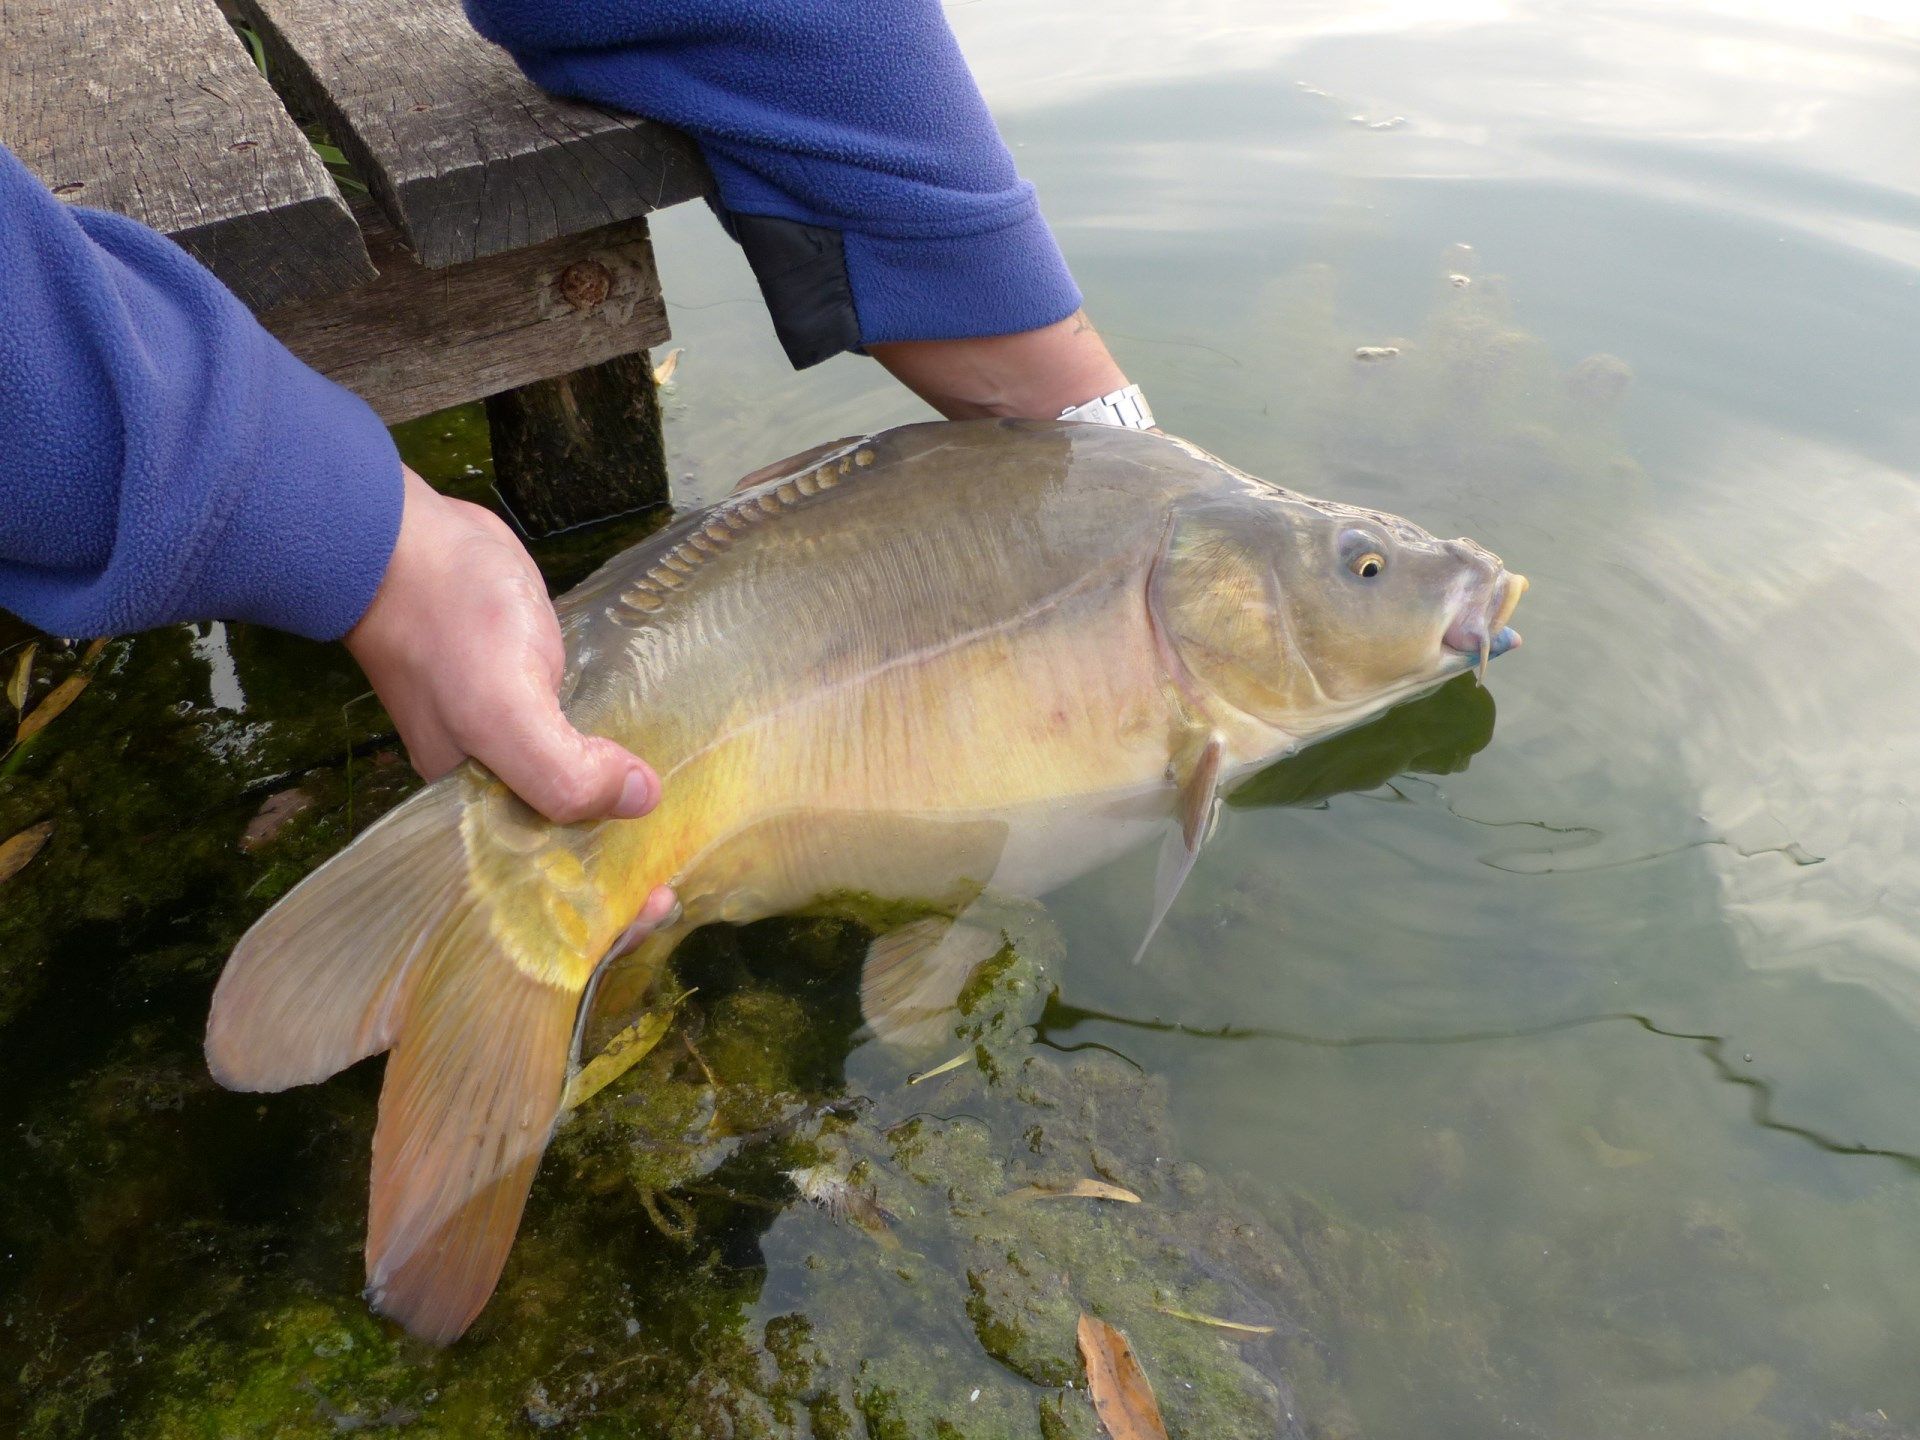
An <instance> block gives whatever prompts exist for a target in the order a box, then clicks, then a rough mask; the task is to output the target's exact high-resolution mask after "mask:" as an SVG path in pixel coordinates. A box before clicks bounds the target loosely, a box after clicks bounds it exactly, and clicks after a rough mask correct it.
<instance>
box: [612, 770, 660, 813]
mask: <svg viewBox="0 0 1920 1440" xmlns="http://www.w3.org/2000/svg"><path fill="white" fill-rule="evenodd" d="M659 798H660V791H659V787H658V786H657V784H656V783H655V781H654V779H653V777H652V776H651V775H649V774H647V772H646V771H644V770H629V771H628V772H627V778H626V780H625V782H624V783H623V784H622V785H621V786H620V804H619V806H618V808H617V809H616V810H615V811H614V813H615V814H616V815H619V816H620V817H621V818H623V819H627V820H632V819H635V818H637V817H639V816H641V815H644V814H646V813H647V812H648V811H649V810H651V809H653V806H654V802H655V801H656V800H658V799H659Z"/></svg>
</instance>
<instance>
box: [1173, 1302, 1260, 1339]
mask: <svg viewBox="0 0 1920 1440" xmlns="http://www.w3.org/2000/svg"><path fill="white" fill-rule="evenodd" d="M1153 1308H1154V1309H1156V1310H1158V1311H1159V1312H1160V1313H1161V1314H1162V1315H1171V1316H1173V1318H1174V1319H1176V1320H1191V1321H1192V1322H1193V1323H1194V1324H1196V1325H1211V1326H1212V1327H1213V1328H1214V1329H1215V1330H1232V1331H1234V1332H1235V1333H1237V1334H1240V1335H1271V1334H1273V1329H1274V1327H1273V1326H1271V1325H1250V1324H1248V1323H1247V1322H1246V1321H1244V1320H1223V1319H1222V1318H1221V1317H1220V1316H1218V1315H1202V1314H1201V1313H1200V1312H1199V1311H1197V1310H1176V1309H1174V1308H1173V1306H1171V1305H1156V1306H1154V1307H1153Z"/></svg>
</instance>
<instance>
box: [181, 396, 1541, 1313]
mask: <svg viewBox="0 0 1920 1440" xmlns="http://www.w3.org/2000/svg"><path fill="white" fill-rule="evenodd" d="M1525 588H1526V581H1525V579H1524V578H1523V577H1521V576H1519V575H1515V574H1510V573H1509V572H1508V571H1506V570H1505V569H1504V568H1503V567H1502V565H1501V563H1500V561H1499V560H1498V559H1497V558H1495V557H1494V556H1493V555H1491V554H1489V553H1488V552H1487V551H1485V550H1483V549H1481V548H1480V547H1479V546H1478V545H1475V544H1474V543H1472V542H1471V541H1467V540H1437V539H1435V538H1434V537H1433V536H1431V535H1429V534H1428V533H1427V532H1426V531H1424V530H1422V529H1420V528H1419V527H1418V526H1415V525H1413V524H1411V523H1409V522H1408V521H1406V520H1402V519H1400V518H1398V517H1396V516H1392V515H1386V514H1381V513H1379V512H1376V511H1372V510H1367V509H1360V508H1355V507H1351V506H1346V505H1338V504H1332V503H1328V502H1325V501H1320V500H1313V499H1308V498H1306V497H1304V496H1301V495H1297V494H1294V493H1291V492H1289V491H1286V490H1283V489H1280V488H1278V487H1276V486H1273V485H1270V484H1267V483H1266V482H1264V481H1261V480H1258V479H1255V478H1253V477H1251V476H1248V475H1245V474H1242V473H1241V472H1239V471H1237V470H1235V469H1233V468H1232V467H1231V466H1229V465H1227V464H1225V463H1224V462H1222V461H1220V460H1217V459H1215V458H1214V457H1212V456H1211V455H1208V454H1206V453H1205V452H1204V451H1202V450H1200V449H1198V448H1197V447H1195V446H1193V445H1190V444H1188V443H1186V442H1184V441H1180V440H1177V439H1173V438H1170V437H1166V436H1162V435H1158V434H1153V433H1145V432H1138V431H1129V430H1118V429H1112V428H1108V427H1104V426H1097V425H1087V424H1071V423H1061V422H1050V423H1045V422H1027V421H996V420H983V421H965V422H956V423H930V424H922V425H909V426H905V427H902V428H900V429H896V430H890V431H887V432H884V433H882V434H878V435H872V436H868V437H866V438H863V439H858V440H851V441H846V442H839V443H836V444H834V445H831V446H825V447H821V448H819V449H817V450H814V451H810V452H807V453H806V454H804V455H801V456H797V457H795V458H794V459H793V460H790V461H787V462H783V463H782V464H780V465H776V466H773V467H770V468H769V469H767V470H764V471H761V472H757V473H756V474H755V475H754V476H750V477H749V479H748V481H746V482H743V488H741V489H739V490H737V491H736V492H735V493H734V494H732V495H731V496H729V497H728V498H727V499H725V500H723V501H721V502H720V503H719V504H716V505H713V506H710V507H707V508H705V509H701V510H698V511H696V512H694V513H691V514H689V515H686V516H685V517H683V518H681V519H679V520H678V521H677V522H676V523H674V524H672V525H670V526H669V527H667V528H666V529H664V530H662V531H661V532H660V533H658V534H657V535H655V536H653V537H652V538H650V539H648V540H646V541H644V542H642V543H641V544H639V545H637V546H635V547H634V548H632V549H630V550H628V551H626V552H625V553H623V554H621V555H619V556H617V557H616V558H615V559H613V560H612V561H610V562H609V563H608V564H606V565H605V566H603V567H602V568H601V569H600V570H599V571H598V572H596V573H595V574H594V575H593V576H592V577H591V578H589V579H588V580H587V581H586V582H585V583H583V584H582V585H580V586H579V587H578V588H576V589H575V590H573V591H572V592H570V593H569V594H567V595H566V596H564V597H563V598H562V599H561V600H560V601H559V602H558V606H557V608H558V611H559V614H560V619H561V626H562V632H563V635H564V637H565V641H566V647H567V664H566V670H565V674H564V676H563V680H562V692H561V699H562V703H563V705H564V708H565V710H566V713H567V715H568V717H569V718H570V720H571V721H572V722H573V723H574V724H575V725H577V726H579V727H580V728H581V729H582V730H585V731H588V732H591V733H595V734H600V735H606V736H610V737H612V738H613V739H615V740H617V741H619V742H620V743H621V744H623V745H626V746H628V747H629V748H631V749H632V750H634V751H635V752H637V753H638V754H640V755H643V756H645V757H646V758H647V759H648V760H649V761H650V762H651V763H652V764H653V766H654V767H655V769H656V770H657V771H658V773H659V775H660V777H661V782H662V795H663V798H662V800H661V802H660V804H659V806H658V807H657V808H656V809H655V810H654V811H653V812H652V813H651V814H649V815H647V816H645V817H643V818H641V819H636V820H614V821H604V822H597V823H588V824H577V825H555V824H552V823H549V822H548V821H546V820H545V819H544V818H542V817H541V816H540V815H538V814H537V813H536V812H534V811H533V810H531V809H530V808H529V807H528V806H526V805H525V804H524V803H522V802H521V801H520V800H519V799H518V798H516V797H515V796H514V795H513V794H512V793H511V792H509V791H508V790H507V789H506V787H505V786H504V785H502V784H501V783H500V782H499V781H498V780H497V779H495V778H494V777H493V776H492V775H490V774H489V773H488V772H487V771H486V770H484V769H483V768H481V767H480V766H479V765H477V764H474V763H472V762H468V763H467V764H465V765H463V766H461V767H460V768H459V769H458V770H456V771H455V772H454V773H452V774H451V775H449V776H447V777H445V778H444V779H441V780H439V781H437V782H436V783H434V784H432V785H429V786H427V787H426V788H425V789H423V790H422V791H421V792H420V793H418V794H417V795H415V796H414V797H413V798H411V799H410V800H408V801H407V802H406V803H404V804H402V805H400V806H399V807H398V808H396V809H395V810H394V811H393V812H392V813H390V814H389V815H387V816H386V817H384V818H383V819H381V820H380V821H379V822H378V823H376V824H374V825H373V826H371V827H370V828H369V829H368V830H367V831H366V832H365V833H364V834H362V835H361V836H360V837H359V838H358V839H357V840H355V841H354V842H353V843H352V844H351V845H349V846H347V847H346V848H345V849H344V850H343V851H341V852H340V854H338V855H336V856H335V857H334V858H333V859H331V860H330V861H328V862H327V863H326V864H325V865H323V866H321V867H320V868H319V869H318V870H316V871H315V872H314V873H313V874H312V875H310V876H308V877H307V879H306V880H304V881H303V882H302V883H301V884H300V885H298V886H297V887H296V888H295V889H293V890H292V891H291V892H290V893H289V894H288V895H287V896H286V897H285V898H283V899H282V900H281V901H280V902H279V903H278V904H277V905H275V906H274V907H273V908H272V909H271V910H270V911H268V912H267V914H266V915H264V916H263V917H262V918H261V919H260V920H259V921H258V922H257V923H256V924H255V925H254V926H253V928H252V929H251V930H249V931H248V932H247V934H246V935H245V936H244V937H243V938H242V940H241V941H240V943H239V945H238V946H237V947H236V948H235V950H234V952H233V955H232V957H231V959H230V960H229V962H228V964H227V967H226V969H225V971H224V973H223V974H222V976H221V978H220V981H219V985H218V987H217V989H216V990H215V993H214V998H213V1006H212V1013H211V1016H210V1019H209V1023H208V1031H207V1059H208V1063H209V1065H210V1067H211V1069H212V1072H213V1074H214V1076H215V1077H216V1078H217V1079H218V1080H219V1081H220V1083H222V1084H223V1085H226V1086H229V1087H231V1088H235V1089H242V1090H279V1089H284V1088H286V1087H288V1086H292V1085H303V1084H311V1083H314V1082H317V1081H320V1080H323V1079H325V1078H327V1077H328V1076H330V1075H332V1074H334V1073H335V1072H337V1071H339V1070H341V1069H342V1068H344V1067H346V1066H348V1065H351V1064H353V1063H354V1062H356V1061H358V1060H361V1059H363V1058H365V1057H367V1056H370V1055H374V1054H378V1053H380V1052H382V1051H389V1052H390V1054H389V1057H388V1060H387V1070H386V1077H385V1081H384V1088H383V1090H382V1092H381V1097H380V1110H379V1119H378V1123H377V1125H376V1128H375V1132H374V1138H373V1177H372V1194H371V1201H370V1206H369V1217H368V1229H367V1244H366V1261H367V1281H368V1289H367V1294H368V1298H369V1300H370V1301H371V1303H372V1304H373V1305H374V1307H375V1308H376V1309H378V1310H380V1311H381V1312H383V1313H385V1314H387V1315H390V1316H392V1317H394V1318H395V1319H397V1320H399V1321H400V1322H401V1323H402V1324H403V1325H405V1326H406V1328H407V1329H409V1330H411V1331H413V1332H414V1333H415V1334H417V1335H421V1336H423V1337H425V1338H427V1339H429V1340H433V1341H436V1342H442V1343H444V1342H447V1341H450V1340H452V1339H454V1338H455V1337H457V1336H458V1335H459V1334H460V1333H461V1332H462V1331H464V1330H465V1329H466V1327H467V1326H468V1325H469V1324H470V1323H471V1322H472V1320H473V1318H474V1317H475V1316H476V1315H477V1314H478V1313H479V1311H480V1309H481V1308H482V1307H483V1306H484V1305H485V1303H486V1301H487V1299H488V1297H489V1296H490V1295H491V1294H492V1292H493V1289H494V1287H495V1285H496V1283H497V1281H498V1279H499V1276H500V1273H501V1270H502V1267H503V1266H504V1265H505V1263H506V1259H507V1255H508V1252H509V1250H510V1249H511V1247H512V1244H513V1238H514V1234H515V1232H516V1230H517V1229H518V1226H519V1222H520V1216H521V1212H522V1209H523V1207H524V1205H525V1202H526V1198H527V1194H528V1191H529V1189H530V1187H531V1185H532V1182H533V1177H534V1172H535V1170H536V1169H537V1167H538V1164H539V1160H540V1156H541V1153H542V1151H543V1150H544V1149H545V1148H546V1144H547V1141H548V1139H549V1138H550V1136H551V1135H552V1133H553V1130H554V1127H555V1126H556V1125H557V1124H558V1123H559V1121H560V1120H561V1119H562V1118H563V1116H564V1112H565V1111H566V1110H567V1108H568V1107H569V1104H570V1103H572V1102H577V1100H578V1099H579V1090H578V1087H576V1088H575V1090H574V1091H573V1093H572V1095H571V1097H570V1093H569V1081H570V1078H571V1077H573V1076H575V1075H576V1074H577V1073H578V1065H579V1062H580V1060H581V1059H582V1058H584V1056H583V1053H582V1052H583V1046H585V1048H591V1046H590V1045H586V1043H585V1042H588V1041H590V1040H591V1039H593V1038H595V1037H604V1036H605V1035H606V1034H607V1033H609V1032H610V1029H611V1028H612V1027H617V1023H618V1021H619V1019H620V1018H622V1017H623V1016H627V1015H631V1014H632V1013H634V1008H635V1007H636V1006H637V1005H638V1004H639V1003H640V1002H641V1001H642V1000H643V999H644V997H645V994H646V990H647V987H648V985H649V984H650V983H651V982H652V980H653V979H654V977H655V976H656V975H658V974H659V972H660V970H661V968H662V965H663V962H664V961H665V959H666V957H667V955H668V954H669V953H670V952H671V951H672V949H673V947H674V946H675V945H676V944H677V943H678V942H679V940H680V939H681V938H682V937H683V936H685V935H686V934H687V933H689V932H690V931H692V930H693V929H695V928H697V927H699V926H702V925H706V924H710V923H713V922H716V921H724V922H731V923H745V922H747V921H751V920H756V919H759V918H762V917H766V916H771V915H778V914H783V913H789V912H792V911H794V910H798V909H802V908H804V907H807V906H809V905H812V904H816V903H819V902H821V901H823V900H826V899H830V898H831V897H833V896H834V895H836V894H853V893H858V894H864V895H867V896H873V897H880V898H885V899H897V900H902V901H911V902H916V903H919V904H922V905H924V906H925V907H927V910H928V912H929V914H928V918H926V919H923V920H919V921H916V922H914V923H912V924H910V925H907V926H905V927H903V928H901V929H899V930H896V931H893V932H891V933H888V934H883V935H881V936H879V937H878V938H877V939H876V940H875V941H874V943H873V947H872V949H871V951H870V952H869V956H868V961H867V967H866V971H865V973H864V975H863V978H862V1005H863V1009H864V1011H865V1013H866V1017H867V1020H868V1022H869V1024H870V1025H871V1027H872V1029H873V1031H874V1032H875V1034H877V1035H878V1036H879V1037H880V1038H881V1039H883V1040H889V1041H893V1042H897V1043H916V1042H920V1041H923V1040H925V1039H926V1038H927V1037H929V1036H934V1037H937V1036H939V1035H940V1034H941V1033H942V1032H943V1028H944V1024H945V1021H946V1019H947V1017H948V1016H949V1014H950V1006H951V1004H952V1002H953V1000H954V999H955V997H956V996H957V995H958V994H959V993H960V991H961V988H962V986H963V985H964V983H965V981H966V979H967V978H968V975H969V974H970V973H971V972H972V970H973V969H974V967H975V966H976V965H977V964H978V962H979V961H980V960H982V959H984V958H987V957H988V956H990V955H991V954H992V953H993V952H994V950H995V949H997V948H998V946H999V945H1000V943H1001V938H1000V934H999V932H998V931H996V930H995V929H994V927H993V926H992V923H991V913H992V908H991V907H992V904H993V903H994V900H995V897H1026V898H1033V897H1038V896H1041V895H1044V894H1046V893H1047V892H1048V891H1050V890H1052V889H1053V888H1055V887H1057V886H1059V885H1061V884H1063V883H1065V882H1066V881H1068V880H1070V879H1073V878H1075V877H1077V876H1079V875H1082V874H1085V873H1086V872H1088V871H1089V870H1091V869H1092V868H1093V867H1095V866H1097V865H1100V864H1102V863H1104V862H1105V861H1107V860H1109V859H1111V858H1113V857H1115V856H1117V855H1119V854H1121V853H1123V852H1125V851H1127V850H1129V849H1131V848H1132V847H1135V846H1138V845H1144V844H1147V843H1150V842H1151V841H1153V840H1154V839H1156V838H1160V839H1162V841H1163V844H1162V849H1161V857H1160V862H1159V871H1158V877H1157V882H1156V893H1155V895H1154V898H1153V904H1152V915H1151V920H1150V923H1149V927H1148V934H1149V936H1151V934H1152V930H1153V927H1155V926H1157V925H1158V924H1159V922H1160V920H1161V919H1162V918H1163V917H1164V916H1165V915H1166V913H1167V910H1168V907H1169V906H1170V905H1171V904H1172V903H1173V899H1174V897H1175V895H1176V894H1177V893H1178V890H1179V888H1180V884H1181V882H1182V881H1183V880H1184V879H1185V877H1186V875H1187V873H1188V872H1189V871H1190V870H1191V868H1192V866H1193V864H1194V859H1195V857H1196V855H1197V854H1198V853H1199V851H1200V848H1201V845H1202V842H1203V841H1204V840H1205V838H1206V836H1207V833H1208V830H1209V827H1210V824H1211V822H1212V819H1213V817H1214V815H1215V814H1216V808H1217V805H1218V801H1219V797H1220V795H1221V793H1222V792H1223V790H1225V789H1227V788H1229V787H1231V786H1232V785H1234V784H1235V782H1236V781H1238V780H1240V779H1241V778H1243V777H1245V776H1246V775H1248V774H1250V773H1251V772H1253V771H1254V770H1256V769H1258V768H1259V767H1261V766H1263V765H1266V764H1267V763H1269V762H1270V761H1272V760H1274V759H1276V758H1278V757H1280V756H1282V755H1284V754H1287V753H1289V752H1291V751H1293V750H1295V749H1297V748H1299V747H1300V746H1303V745H1307V744H1311V743H1312V742H1314V741H1316V740H1319V739H1322V738H1324V737H1326V736H1328V735H1331V734H1333V733H1335V732H1337V731H1340V730H1344V729H1347V728H1349V727H1351V726H1354V725H1357V724H1359V723H1360V722H1362V721H1364V720H1367V719H1369V718H1370V717H1372V716H1374V715H1376V714H1378V713H1379V712H1380V711H1382V710H1384V709H1385V708H1387V707H1388V706H1391V705H1394V704H1397V703H1399V702H1400V701H1403V700H1406V699H1409V698H1411V697H1413V696H1415V695H1418V694H1421V693H1424V692H1425V691H1427V690H1430V689H1432V688H1433V687H1434V686H1435V685H1437V684H1439V683H1440V682H1442V681H1444V680H1446V679H1448V678H1450V677H1451V676H1453V675H1456V674H1458V673H1460V672H1461V671H1463V670H1466V669H1471V668H1475V667H1484V665H1485V664H1486V662H1487V660H1488V659H1490V658H1491V657H1493V656H1495V655H1498V654H1500V653H1502V652H1504V651H1506V650H1508V649H1511V648H1512V647H1513V646H1515V645H1517V644H1518V643H1519V637H1518V636H1517V635H1515V634H1514V632H1513V631H1512V630H1511V629H1510V628H1509V627H1508V626H1507V621H1508V619H1509V618H1510V616H1511V615H1512V613H1513V609H1514V606H1515V605H1516V604H1518V602H1519V599H1520V596H1521V593H1522V592H1523V591H1524V590H1525ZM663 884H664V885H669V886H671V887H672V888H673V889H674V891H675V892H676V894H677V895H678V897H679V902H680V903H679V906H678V908H677V910H676V911H675V912H674V913H673V914H670V915H669V917H668V919H667V920H666V921H665V922H664V923H663V924H662V925H661V926H660V927H659V928H657V929H656V930H655V931H654V932H653V933H651V934H649V935H646V936H645V937H644V938H640V939H639V940H638V942H637V944H632V945H631V948H629V946H630V941H631V940H632V938H633V937H631V936H630V935H629V933H628V932H629V926H630V925H631V923H632V922H633V920H634V918H635V916H636V915H637V914H638V913H639V912H640V909H641V907H642V905H643V904H644V902H645V901H646V899H647V897H648V896H649V894H651V893H652V891H653V890H654V889H655V887H657V886H660V885H663ZM1142 948H1143V949H1144V948H1145V947H1144V945H1143V947H1142ZM596 1017H598V1018H596Z"/></svg>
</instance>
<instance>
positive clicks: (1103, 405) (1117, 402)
mask: <svg viewBox="0 0 1920 1440" xmlns="http://www.w3.org/2000/svg"><path fill="white" fill-rule="evenodd" d="M1059 418H1060V419H1062V420H1084V421H1087V422H1089V423H1091V424H1094V425H1118V426H1120V427H1121V428H1122V429H1124V430H1151V429H1152V428H1153V410H1152V409H1151V408H1150V407H1149V406H1148V404H1147V397H1146V396H1145V395H1142V394H1141V393H1140V387H1139V386H1138V385H1128V386H1126V387H1125V388H1123V389H1120V390H1115V391H1112V392H1111V393H1109V394H1106V395H1102V396H1100V397H1099V398H1098V399H1095V400H1089V401H1087V402H1086V404H1084V405H1070V406H1068V407H1067V408H1066V409H1065V410H1062V411H1061V412H1060V415H1059Z"/></svg>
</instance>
